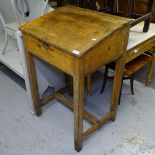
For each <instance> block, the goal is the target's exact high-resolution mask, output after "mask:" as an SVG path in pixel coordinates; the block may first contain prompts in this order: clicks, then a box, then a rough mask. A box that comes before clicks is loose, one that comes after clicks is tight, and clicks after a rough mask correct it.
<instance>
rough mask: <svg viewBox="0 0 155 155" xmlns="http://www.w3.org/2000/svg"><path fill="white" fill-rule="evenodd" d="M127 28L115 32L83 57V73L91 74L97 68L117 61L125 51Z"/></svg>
mask: <svg viewBox="0 0 155 155" xmlns="http://www.w3.org/2000/svg"><path fill="white" fill-rule="evenodd" d="M128 36H129V27H124V28H122V29H120V30H118V31H115V32H114V33H113V34H112V35H111V36H109V37H107V38H106V39H105V40H103V41H102V42H100V43H99V44H98V45H97V46H95V47H94V48H92V49H91V50H90V51H88V52H87V53H86V55H85V58H84V59H85V73H86V74H88V73H91V72H93V71H95V70H97V69H98V68H100V67H102V66H103V65H106V64H108V63H110V62H112V61H114V60H117V59H118V58H119V57H120V56H121V55H122V54H123V52H125V50H126V49H124V47H125V48H126V43H127V41H128Z"/></svg>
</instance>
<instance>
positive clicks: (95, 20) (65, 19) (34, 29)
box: [20, 6, 131, 57]
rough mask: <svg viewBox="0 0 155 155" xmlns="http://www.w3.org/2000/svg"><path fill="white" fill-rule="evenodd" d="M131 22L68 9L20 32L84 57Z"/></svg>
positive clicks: (105, 15)
mask: <svg viewBox="0 0 155 155" xmlns="http://www.w3.org/2000/svg"><path fill="white" fill-rule="evenodd" d="M130 21H131V19H127V18H122V17H118V16H113V15H109V14H104V13H99V12H95V11H91V10H86V9H81V8H78V7H73V6H65V7H61V8H59V9H57V10H55V11H53V12H50V13H48V14H46V15H44V16H42V17H40V18H38V19H36V20H33V21H32V22H29V23H27V24H25V25H23V26H22V27H21V28H20V30H21V31H22V32H24V33H27V34H30V35H32V36H33V37H35V38H37V39H39V40H42V41H44V42H46V43H48V44H49V45H52V46H54V47H56V48H58V49H61V50H63V51H66V52H68V53H70V54H72V55H75V56H77V57H81V56H82V55H84V54H85V53H86V52H87V51H88V50H89V49H90V48H92V47H94V46H95V45H96V44H98V43H99V42H101V41H102V40H104V39H105V38H106V37H107V36H110V35H111V34H112V33H113V32H114V31H116V30H118V29H120V28H122V27H123V26H126V25H127V24H129V22H130Z"/></svg>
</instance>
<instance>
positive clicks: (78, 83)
mask: <svg viewBox="0 0 155 155" xmlns="http://www.w3.org/2000/svg"><path fill="white" fill-rule="evenodd" d="M129 22H130V20H129V19H126V18H122V17H116V16H112V15H108V14H102V13H98V12H93V11H90V10H85V9H81V8H76V7H71V6H66V7H62V8H59V9H57V10H55V11H54V12H51V13H49V14H47V15H45V16H43V17H41V18H38V19H36V20H34V21H32V22H29V23H27V24H25V25H24V26H22V27H21V28H20V30H21V31H22V32H23V41H24V45H25V54H26V59H27V65H28V70H29V78H30V83H31V89H32V97H33V101H34V107H35V111H36V115H37V116H39V115H40V114H41V107H42V106H43V105H45V104H47V103H48V101H50V100H52V99H54V98H56V99H58V100H59V101H61V102H63V103H64V104H66V105H67V106H69V107H70V108H72V109H74V139H75V149H76V150H77V151H80V150H81V149H82V142H83V140H85V139H86V138H87V137H88V136H89V135H90V134H92V133H93V132H94V131H95V130H97V129H98V128H99V127H101V126H102V125H103V124H104V123H105V122H107V121H108V120H110V119H111V120H115V118H116V112H117V107H118V98H119V92H120V86H121V78H122V73H123V69H124V61H125V59H124V51H125V50H126V46H127V42H128V33H129ZM34 57H38V58H40V59H42V60H44V61H46V62H47V63H49V64H51V65H53V66H55V67H56V68H58V69H60V70H61V71H63V72H65V73H67V74H69V75H70V76H72V77H73V93H74V97H73V101H72V100H69V99H67V98H66V97H64V96H63V95H62V94H63V93H65V92H66V91H69V88H70V87H67V86H66V87H65V88H62V89H61V90H58V91H56V92H54V93H53V94H51V95H49V96H47V97H45V98H43V99H40V98H39V93H38V84H37V77H36V70H35V63H34V59H33V58H34ZM114 60H116V74H115V80H114V86H113V94H112V102H111V109H110V112H109V113H108V114H106V115H105V116H104V117H103V118H102V119H100V120H99V119H98V118H96V117H95V116H94V115H92V114H90V113H88V112H86V111H84V78H85V76H87V75H88V74H90V73H92V72H94V71H95V70H97V69H99V68H100V67H101V66H103V65H104V64H107V63H109V62H111V61H114ZM83 118H86V119H87V120H89V121H90V123H92V124H93V125H92V127H91V128H90V129H88V130H87V131H86V132H84V133H83Z"/></svg>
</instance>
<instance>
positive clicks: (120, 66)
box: [110, 54, 125, 121]
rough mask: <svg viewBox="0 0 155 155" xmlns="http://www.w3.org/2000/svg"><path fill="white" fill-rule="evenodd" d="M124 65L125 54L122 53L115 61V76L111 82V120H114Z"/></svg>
mask: <svg viewBox="0 0 155 155" xmlns="http://www.w3.org/2000/svg"><path fill="white" fill-rule="evenodd" d="M124 65H125V54H123V55H122V56H121V57H120V58H119V59H118V60H117V61H116V69H115V76H114V83H113V90H112V103H111V109H110V110H111V112H112V113H113V116H112V121H115V119H116V114H117V109H118V101H119V96H120V90H121V84H122V77H123V71H124Z"/></svg>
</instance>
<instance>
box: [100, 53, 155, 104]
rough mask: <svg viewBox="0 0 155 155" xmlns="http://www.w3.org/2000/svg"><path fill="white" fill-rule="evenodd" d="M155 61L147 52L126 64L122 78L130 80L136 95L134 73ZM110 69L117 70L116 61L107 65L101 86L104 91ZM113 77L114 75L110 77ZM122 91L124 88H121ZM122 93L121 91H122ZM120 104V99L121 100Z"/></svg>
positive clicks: (132, 91) (132, 90) (132, 92)
mask: <svg viewBox="0 0 155 155" xmlns="http://www.w3.org/2000/svg"><path fill="white" fill-rule="evenodd" d="M153 62H154V57H153V55H152V53H151V52H147V53H145V54H142V55H140V56H139V57H137V58H135V59H134V60H132V61H130V62H129V63H127V64H126V65H125V69H124V73H123V78H122V83H123V80H127V79H129V80H130V88H131V94H132V95H134V89H133V84H134V75H135V73H136V72H137V71H138V70H140V69H141V68H143V67H144V66H146V65H147V64H150V65H151V64H152V63H153ZM109 69H113V70H115V63H111V64H109V65H107V66H105V73H104V78H103V84H102V88H101V92H100V93H103V91H104V89H105V86H106V82H107V79H108V78H109V77H108V70H109ZM110 78H113V77H110ZM121 91H122V88H121ZM120 95H121V93H120ZM119 104H120V101H119Z"/></svg>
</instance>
